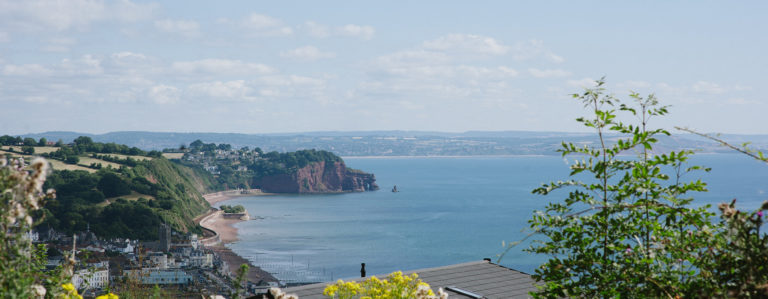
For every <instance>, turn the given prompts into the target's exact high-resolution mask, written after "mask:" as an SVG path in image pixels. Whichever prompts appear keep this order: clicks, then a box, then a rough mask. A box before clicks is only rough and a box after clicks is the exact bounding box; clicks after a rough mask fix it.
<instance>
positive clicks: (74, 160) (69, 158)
mask: <svg viewBox="0 0 768 299" xmlns="http://www.w3.org/2000/svg"><path fill="white" fill-rule="evenodd" d="M64 163H67V164H77V163H80V158H79V157H78V156H66V157H65V158H64Z"/></svg>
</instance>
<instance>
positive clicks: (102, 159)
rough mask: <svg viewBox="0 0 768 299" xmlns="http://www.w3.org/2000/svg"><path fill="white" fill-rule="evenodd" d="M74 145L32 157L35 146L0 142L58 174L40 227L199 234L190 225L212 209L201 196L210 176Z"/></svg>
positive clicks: (111, 147)
mask: <svg viewBox="0 0 768 299" xmlns="http://www.w3.org/2000/svg"><path fill="white" fill-rule="evenodd" d="M76 140H77V142H75V143H74V144H70V145H64V144H59V146H58V147H56V146H34V147H33V149H34V151H29V147H31V145H26V146H25V145H19V144H18V143H17V142H15V141H13V142H10V143H12V144H13V145H8V144H7V143H9V142H7V140H0V141H2V142H5V143H6V144H5V145H3V146H2V147H0V152H2V153H3V154H5V155H8V156H21V157H24V158H25V159H31V158H32V157H34V156H42V157H45V158H47V159H48V161H49V162H50V163H51V166H52V168H53V170H54V171H53V173H52V174H51V175H50V176H49V178H48V180H47V181H46V185H45V188H53V189H55V190H56V193H57V197H56V199H53V200H48V201H47V202H46V205H45V207H44V209H43V211H42V212H41V213H40V214H38V215H36V216H37V217H38V218H40V219H41V223H40V224H39V226H40V227H43V228H53V229H55V230H57V231H61V232H65V233H68V234H71V233H73V232H77V231H84V230H88V229H90V230H91V231H93V232H94V233H96V234H97V235H99V236H102V237H127V238H131V239H144V240H152V239H155V238H156V237H157V227H158V225H159V224H160V223H161V222H164V223H168V224H170V225H171V227H173V229H174V230H177V231H181V232H187V231H198V230H199V228H198V227H197V226H196V224H195V223H193V221H192V219H193V218H194V217H196V216H197V215H199V214H201V213H203V212H205V211H206V210H207V209H208V208H209V205H208V203H207V202H206V201H205V200H204V199H203V197H202V193H204V192H208V191H209V190H212V189H214V188H215V187H214V186H213V184H214V181H213V180H212V179H211V175H210V174H208V173H205V172H201V171H197V170H195V169H191V168H189V167H186V166H183V165H178V164H175V163H172V162H171V161H169V160H168V159H166V158H164V157H162V156H161V155H160V153H159V152H149V153H148V152H144V151H142V150H140V149H138V148H131V147H127V146H124V145H117V144H103V143H98V142H93V141H92V140H90V139H89V138H78V139H76ZM28 143H31V142H28ZM22 147H24V148H25V149H26V150H27V151H23V150H21V148H22Z"/></svg>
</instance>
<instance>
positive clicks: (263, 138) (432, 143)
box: [22, 131, 768, 156]
mask: <svg viewBox="0 0 768 299" xmlns="http://www.w3.org/2000/svg"><path fill="white" fill-rule="evenodd" d="M673 133H676V132H673ZM78 136H88V137H91V138H92V139H93V140H94V141H97V142H114V143H118V144H125V145H128V146H132V147H133V146H135V147H138V148H141V149H144V150H162V149H165V148H178V147H179V146H180V145H182V144H184V145H188V144H189V143H190V142H192V141H194V140H198V139H199V140H202V141H204V142H212V143H218V144H221V143H227V144H231V145H232V146H233V147H234V148H241V147H244V146H248V147H251V148H253V147H260V148H262V149H263V150H264V151H279V152H290V151H296V150H302V149H318V150H327V151H330V152H333V153H335V154H337V155H340V156H477V155H553V154H556V152H555V150H556V149H558V148H559V147H560V144H561V142H562V141H571V142H577V143H590V142H595V141H596V140H595V137H594V134H590V133H565V132H533V131H469V132H461V133H451V132H425V131H350V132H337V131H328V132H303V133H281V134H238V133H173V132H170V133H169V132H141V131H124V132H110V133H105V134H87V133H77V132H45V133H37V134H25V135H22V137H32V138H35V139H39V138H40V137H45V138H46V139H48V140H51V141H56V140H59V139H61V140H63V141H64V142H70V141H72V140H74V139H75V138H77V137H78ZM720 137H721V138H723V139H724V140H727V141H729V142H732V143H734V144H736V145H740V144H741V143H743V142H751V143H752V145H751V146H752V147H753V148H755V149H763V150H766V149H768V135H735V134H724V135H721V136H720ZM657 148H658V149H660V150H664V149H682V148H686V149H695V150H699V151H702V152H729V150H727V149H725V148H723V147H721V146H719V145H718V144H717V143H715V142H712V141H709V140H706V139H704V138H701V137H698V136H694V135H691V134H677V133H676V134H675V135H673V136H672V137H671V138H662V139H661V141H660V144H659V146H658V147H657Z"/></svg>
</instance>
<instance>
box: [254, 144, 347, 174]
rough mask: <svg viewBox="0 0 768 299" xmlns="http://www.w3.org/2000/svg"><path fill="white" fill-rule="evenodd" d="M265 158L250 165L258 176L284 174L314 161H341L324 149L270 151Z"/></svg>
mask: <svg viewBox="0 0 768 299" xmlns="http://www.w3.org/2000/svg"><path fill="white" fill-rule="evenodd" d="M262 157H263V159H259V160H256V162H255V163H254V164H253V165H252V166H251V167H250V168H251V169H253V170H254V171H255V172H256V177H262V176H268V175H274V174H283V173H290V172H293V171H296V170H297V169H299V168H302V167H305V166H307V165H309V163H314V162H326V163H329V164H330V163H334V162H341V158H340V157H339V156H336V155H334V154H333V153H331V152H328V151H323V150H320V151H318V150H314V149H311V150H300V151H295V152H288V153H278V152H274V151H273V152H269V153H266V154H264V155H263V156H262Z"/></svg>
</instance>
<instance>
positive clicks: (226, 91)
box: [189, 80, 255, 100]
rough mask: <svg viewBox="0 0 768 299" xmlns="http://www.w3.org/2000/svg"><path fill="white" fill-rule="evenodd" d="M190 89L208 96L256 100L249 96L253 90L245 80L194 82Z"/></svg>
mask: <svg viewBox="0 0 768 299" xmlns="http://www.w3.org/2000/svg"><path fill="white" fill-rule="evenodd" d="M189 90H190V91H191V92H193V93H196V94H201V95H204V96H208V97H214V98H224V99H234V100H254V99H255V98H254V97H251V96H249V94H250V93H251V92H252V91H253V89H252V88H250V87H248V86H247V85H246V83H245V80H234V81H227V82H222V81H214V82H205V83H197V84H193V85H191V86H190V87H189Z"/></svg>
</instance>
